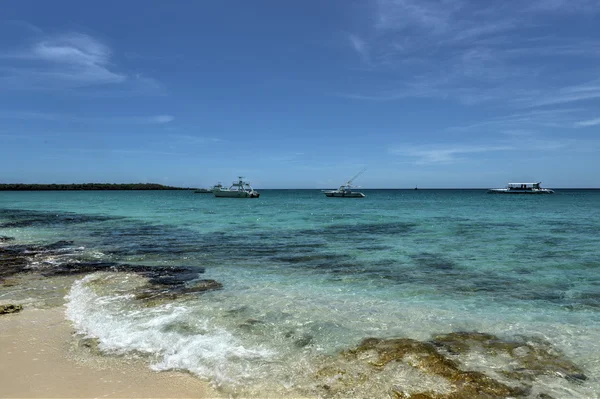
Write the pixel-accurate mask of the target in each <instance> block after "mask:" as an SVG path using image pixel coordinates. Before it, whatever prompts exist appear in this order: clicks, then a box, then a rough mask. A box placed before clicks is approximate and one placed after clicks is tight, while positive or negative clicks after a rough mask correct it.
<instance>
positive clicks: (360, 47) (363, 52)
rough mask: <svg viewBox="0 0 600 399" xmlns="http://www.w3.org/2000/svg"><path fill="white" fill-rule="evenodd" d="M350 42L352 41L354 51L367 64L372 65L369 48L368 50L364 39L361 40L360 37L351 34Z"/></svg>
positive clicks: (349, 36)
mask: <svg viewBox="0 0 600 399" xmlns="http://www.w3.org/2000/svg"><path fill="white" fill-rule="evenodd" d="M348 40H349V41H350V44H351V45H352V47H353V48H354V51H356V53H357V54H358V55H359V57H360V58H361V59H362V60H363V61H364V62H365V63H366V64H370V63H371V60H370V56H369V48H368V45H367V43H366V42H365V41H364V40H363V39H361V38H360V37H358V36H357V35H354V34H349V35H348Z"/></svg>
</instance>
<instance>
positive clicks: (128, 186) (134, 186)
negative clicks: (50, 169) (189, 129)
mask: <svg viewBox="0 0 600 399" xmlns="http://www.w3.org/2000/svg"><path fill="white" fill-rule="evenodd" d="M79 190H84V191H100V190H192V188H188V187H173V186H163V185H162V184H156V183H124V184H116V183H84V184H24V183H15V184H0V191H79Z"/></svg>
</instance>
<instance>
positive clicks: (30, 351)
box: [0, 300, 220, 398]
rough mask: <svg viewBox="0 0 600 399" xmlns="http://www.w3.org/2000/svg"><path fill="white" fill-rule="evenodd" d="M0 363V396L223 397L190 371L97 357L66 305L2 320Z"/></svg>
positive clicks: (22, 312)
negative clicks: (81, 336) (76, 330)
mask: <svg viewBox="0 0 600 399" xmlns="http://www.w3.org/2000/svg"><path fill="white" fill-rule="evenodd" d="M3 302H6V301H5V300H3ZM0 359H2V360H1V361H0V396H1V397H11V398H49V397H72V398H87V397H106V398H122V397H127V398H142V397H144V398H148V397H152V398H167V397H168V398H213V397H219V396H220V395H219V394H218V393H217V392H216V391H215V390H214V389H213V388H212V387H211V386H210V385H209V384H208V383H207V382H204V381H201V380H200V379H198V378H196V377H194V376H192V375H190V374H187V373H183V372H175V371H169V372H155V371H152V370H151V369H150V368H149V367H148V365H147V364H146V362H144V361H142V360H136V359H131V358H125V357H115V356H100V355H95V354H94V353H93V352H92V351H90V350H89V349H86V348H85V347H81V346H80V345H79V339H78V338H77V337H76V336H74V330H73V327H72V326H71V323H70V322H69V321H68V320H66V319H65V315H64V308H63V307H62V306H54V307H51V308H46V309H44V308H41V309H40V308H31V307H25V308H24V310H22V311H21V312H19V313H14V314H8V315H2V316H0Z"/></svg>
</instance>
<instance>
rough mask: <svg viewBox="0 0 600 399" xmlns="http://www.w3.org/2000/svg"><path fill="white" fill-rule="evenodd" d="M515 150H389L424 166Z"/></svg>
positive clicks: (403, 147)
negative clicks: (476, 155) (471, 155)
mask: <svg viewBox="0 0 600 399" xmlns="http://www.w3.org/2000/svg"><path fill="white" fill-rule="evenodd" d="M510 150H514V147H513V146H509V145H490V146H454V145H450V146H411V145H399V146H394V147H391V148H390V149H389V152H390V153H391V154H394V155H401V156H405V157H409V158H412V159H413V160H414V163H416V164H419V165H422V164H449V163H455V162H458V161H461V160H464V156H466V155H468V154H480V153H487V152H494V151H510Z"/></svg>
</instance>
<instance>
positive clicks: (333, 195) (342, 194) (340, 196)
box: [325, 192, 365, 198]
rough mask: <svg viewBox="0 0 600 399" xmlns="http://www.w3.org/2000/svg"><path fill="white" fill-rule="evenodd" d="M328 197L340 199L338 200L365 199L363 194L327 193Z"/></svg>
mask: <svg viewBox="0 0 600 399" xmlns="http://www.w3.org/2000/svg"><path fill="white" fill-rule="evenodd" d="M325 196H326V197H338V198H364V197H365V195H364V194H363V193H339V192H330V193H328V192H326V193H325Z"/></svg>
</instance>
